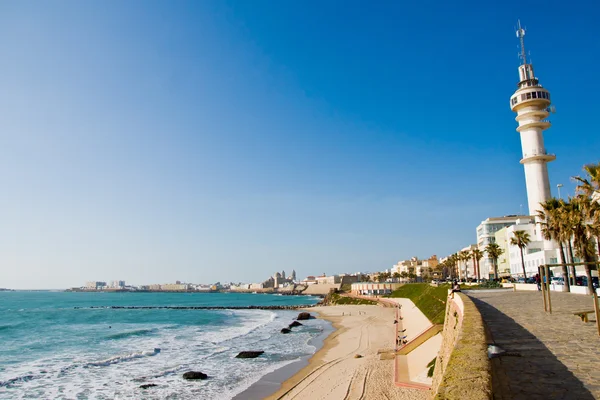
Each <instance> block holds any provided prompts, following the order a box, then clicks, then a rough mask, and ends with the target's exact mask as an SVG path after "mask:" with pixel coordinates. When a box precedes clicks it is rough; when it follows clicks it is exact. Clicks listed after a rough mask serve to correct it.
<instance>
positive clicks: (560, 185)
mask: <svg viewBox="0 0 600 400" xmlns="http://www.w3.org/2000/svg"><path fill="white" fill-rule="evenodd" d="M561 187H563V184H562V183H558V184H557V185H556V188H557V189H558V198H559V199H562V197H560V188H561Z"/></svg>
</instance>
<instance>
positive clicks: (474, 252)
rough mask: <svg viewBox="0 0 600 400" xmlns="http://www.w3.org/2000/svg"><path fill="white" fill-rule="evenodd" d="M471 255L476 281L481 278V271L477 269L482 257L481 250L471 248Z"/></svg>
mask: <svg viewBox="0 0 600 400" xmlns="http://www.w3.org/2000/svg"><path fill="white" fill-rule="evenodd" d="M471 257H473V262H474V263H475V269H476V273H477V282H479V280H480V279H481V271H480V270H479V261H480V260H481V259H482V258H483V251H481V250H479V249H473V250H472V251H471Z"/></svg>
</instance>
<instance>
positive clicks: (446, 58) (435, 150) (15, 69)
mask: <svg viewBox="0 0 600 400" xmlns="http://www.w3.org/2000/svg"><path fill="white" fill-rule="evenodd" d="M143 4H144V7H140V4H138V3H123V2H116V1H107V2H102V3H100V2H86V3H77V2H52V3H50V2H47V3H43V2H35V3H34V2H9V3H2V4H0V49H2V59H3V60H4V61H5V62H4V63H3V67H2V74H0V87H2V91H0V104H1V105H2V109H3V118H2V119H0V183H1V184H2V195H1V196H0V221H2V223H1V224H0V287H6V288H15V289H40V288H47V289H59V288H68V287H75V286H78V285H80V284H81V283H82V282H85V281H88V280H91V279H103V278H102V277H116V278H118V279H122V280H125V281H126V282H137V281H138V280H140V279H142V277H143V279H144V280H147V281H153V282H172V281H175V280H181V281H186V282H207V283H209V282H217V281H222V282H229V281H239V282H252V281H254V280H256V278H257V277H260V278H262V277H264V276H270V274H272V272H273V271H281V270H286V271H291V270H292V269H294V270H296V272H297V274H298V277H305V276H307V275H309V274H315V273H317V274H320V273H323V272H324V273H326V274H337V273H343V272H356V271H376V270H384V269H386V268H390V267H391V266H392V265H394V264H395V263H396V262H398V260H403V259H409V258H410V257H412V256H415V255H416V256H419V257H428V256H430V255H432V254H437V255H439V256H445V255H447V254H449V253H450V252H453V251H455V250H456V249H457V248H461V247H463V246H464V245H465V244H468V243H474V241H475V238H476V236H475V228H476V227H477V225H478V224H479V223H480V222H481V221H483V220H485V219H486V218H488V217H492V216H501V215H509V214H521V213H522V212H521V210H527V197H526V190H525V179H524V175H523V169H522V166H521V165H520V164H519V159H520V158H521V148H520V140H519V134H518V133H517V132H515V126H516V123H515V121H514V114H513V112H512V111H511V109H510V96H511V95H512V93H513V92H514V91H515V89H516V80H517V77H516V75H515V74H516V72H515V71H516V68H517V66H518V65H519V59H518V46H517V45H518V41H517V40H516V38H515V34H514V28H515V26H516V24H517V20H518V19H519V18H520V19H521V22H522V24H523V25H524V26H525V27H527V28H528V36H527V49H528V51H529V52H530V54H529V55H528V56H529V57H530V59H531V60H533V63H534V64H535V68H536V74H537V75H539V76H540V78H541V79H542V82H543V84H544V86H545V87H546V88H547V89H548V90H549V91H550V92H551V93H552V103H553V104H554V105H555V106H556V109H557V113H556V114H553V115H551V120H552V121H551V122H552V127H551V128H550V129H548V130H547V131H546V132H545V133H544V140H545V145H546V147H547V148H548V149H550V150H551V151H552V153H555V154H556V155H557V160H556V161H555V162H553V163H551V164H549V165H548V170H549V176H550V188H551V190H552V194H553V195H554V196H557V195H558V192H557V184H561V185H563V186H562V187H561V195H562V197H563V198H566V197H567V196H569V195H573V191H574V184H573V183H572V182H571V181H570V177H571V176H573V175H578V174H580V173H581V167H582V166H583V165H584V164H587V163H591V162H598V161H600V160H599V159H598V154H597V149H598V148H600V135H599V134H598V133H597V130H598V129H597V128H596V126H595V125H592V123H593V122H592V120H593V118H590V117H589V116H590V115H595V111H596V110H597V109H598V106H600V100H598V99H596V97H595V96H594V95H593V93H596V92H598V89H600V88H599V86H600V79H598V75H597V72H596V67H595V66H596V65H597V63H598V61H599V60H598V58H599V57H600V56H599V54H600V51H599V50H600V44H599V43H598V42H597V40H596V38H597V37H598V36H599V34H600V27H598V24H597V23H596V16H597V15H598V13H599V12H600V5H599V4H596V3H594V2H587V3H586V4H576V3H556V4H549V5H548V6H547V7H541V8H536V12H535V13H531V12H528V9H527V8H526V7H525V6H524V5H523V3H522V2H518V1H516V0H511V1H507V2H502V3H501V4H486V3H480V2H468V3H461V4H454V3H447V2H442V1H435V2H433V3H427V4H395V3H390V4H376V5H373V4H370V3H367V2H344V3H341V2H336V1H333V2H326V3H305V4H302V5H300V4H289V3H288V4H284V3H273V2H267V1H255V2H254V1H253V2H237V3H236V2H222V1H210V0H207V1H202V2H192V1H188V2H186V1H182V2H177V3H169V4H167V3H164V2H154V1H148V2H144V3H143ZM575 72H576V74H577V76H576V77H575V76H573V75H574V73H575ZM582 79H583V80H584V81H585V94H586V95H584V96H582V94H581V85H580V84H579V83H578V82H579V81H580V80H582Z"/></svg>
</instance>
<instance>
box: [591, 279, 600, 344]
mask: <svg viewBox="0 0 600 400" xmlns="http://www.w3.org/2000/svg"><path fill="white" fill-rule="evenodd" d="M592 298H593V299H594V312H595V313H596V328H597V329H598V336H600V307H599V306H598V294H596V289H595V288H594V291H593V294H592Z"/></svg>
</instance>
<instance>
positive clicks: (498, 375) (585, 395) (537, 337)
mask: <svg viewBox="0 0 600 400" xmlns="http://www.w3.org/2000/svg"><path fill="white" fill-rule="evenodd" d="M466 294H468V295H469V296H470V297H471V298H472V299H473V302H474V303H475V305H476V306H477V308H478V309H479V311H480V312H481V315H482V316H483V319H484V321H485V323H486V327H487V330H488V334H489V336H490V339H489V340H490V343H493V344H496V345H497V346H499V347H501V348H502V349H503V350H505V351H507V353H505V355H503V356H500V357H497V358H493V359H492V374H493V375H492V383H493V391H494V399H502V400H504V399H527V400H532V399H578V400H579V399H581V400H587V399H594V398H595V399H600V336H598V331H597V328H596V324H595V319H596V318H595V316H594V314H590V315H589V317H590V322H589V323H584V322H582V321H581V319H580V318H579V317H578V316H575V315H573V313H574V312H577V311H583V310H591V309H593V301H592V297H591V296H584V295H579V294H571V293H558V292H552V293H551V299H552V311H553V312H552V314H549V313H546V312H544V303H543V298H542V294H541V292H537V291H531V292H529V291H523V292H513V291H501V292H499V291H481V292H478V291H470V292H467V293H466Z"/></svg>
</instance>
